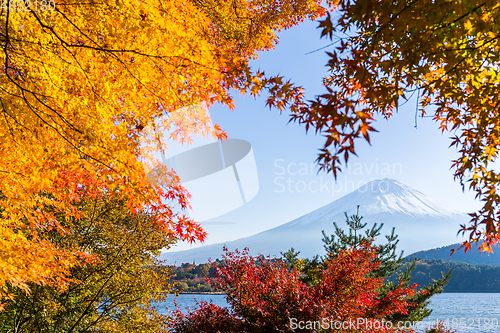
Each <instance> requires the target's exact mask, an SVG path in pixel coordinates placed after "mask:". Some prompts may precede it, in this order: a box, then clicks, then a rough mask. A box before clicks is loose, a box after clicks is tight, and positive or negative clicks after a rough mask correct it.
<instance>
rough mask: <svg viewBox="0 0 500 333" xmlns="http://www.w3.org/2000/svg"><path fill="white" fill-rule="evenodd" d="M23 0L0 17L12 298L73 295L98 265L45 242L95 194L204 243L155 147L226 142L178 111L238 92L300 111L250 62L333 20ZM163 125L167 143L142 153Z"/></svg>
mask: <svg viewBox="0 0 500 333" xmlns="http://www.w3.org/2000/svg"><path fill="white" fill-rule="evenodd" d="M13 3H14V4H16V6H13V7H12V6H7V7H2V9H0V39H1V41H2V43H1V45H2V52H0V64H1V65H0V66H1V68H0V249H2V250H1V253H0V291H1V290H3V291H5V290H6V289H5V288H2V286H4V285H6V284H9V285H12V286H17V287H21V288H24V289H28V283H30V282H35V283H40V284H53V285H56V286H61V287H63V286H64V285H66V283H67V282H68V281H66V280H65V276H66V274H67V273H68V271H69V269H70V268H71V267H73V266H74V265H76V264H82V263H83V264H84V263H86V262H91V261H92V258H91V257H92V255H91V254H90V253H86V252H81V251H76V250H74V251H73V250H71V249H69V250H68V249H60V248H57V247H56V246H55V245H54V244H53V243H52V242H50V241H49V240H47V239H44V237H43V236H42V234H45V231H46V230H57V231H59V232H61V233H64V232H65V230H64V228H63V227H62V225H61V224H60V223H59V222H58V220H57V219H56V218H55V215H56V214H61V215H63V216H65V218H67V219H72V218H75V219H79V218H81V217H82V212H81V211H80V210H79V209H78V207H77V205H76V204H75V203H77V202H79V201H80V200H82V199H83V198H84V197H86V198H96V197H98V196H99V195H100V194H103V195H106V196H110V195H113V196H115V197H116V199H117V200H119V199H123V200H125V201H124V202H125V205H126V206H127V207H128V208H129V209H130V210H131V211H132V212H134V211H138V210H141V209H146V210H147V211H148V212H151V213H154V214H153V216H152V217H151V219H152V221H153V222H152V223H154V224H155V225H156V226H157V227H158V228H160V229H162V230H164V231H165V230H166V231H168V234H170V236H175V238H177V239H183V240H188V241H194V240H203V239H204V237H205V235H206V234H205V232H204V231H203V230H202V229H201V227H200V226H199V225H198V224H197V223H195V222H193V221H191V220H189V219H188V218H186V217H185V216H184V215H182V214H178V213H174V212H173V211H172V209H171V205H172V204H177V205H179V206H180V207H186V205H187V204H188V197H187V194H186V192H185V191H184V189H183V188H182V187H181V186H180V185H179V182H178V181H175V179H176V178H175V176H174V175H172V174H168V176H169V177H170V178H171V179H173V180H174V181H172V182H170V183H168V186H163V187H160V186H156V185H152V184H150V183H149V182H148V181H147V179H146V175H145V172H144V171H145V170H148V168H151V167H152V166H154V165H155V163H156V162H157V161H155V159H154V158H153V156H152V155H151V152H152V151H154V150H155V149H156V148H157V147H161V148H162V149H168V147H165V145H164V143H165V140H166V137H164V136H162V135H161V133H165V132H166V133H168V136H169V138H171V139H174V140H179V141H188V140H189V137H190V135H192V134H194V133H204V134H205V135H213V136H215V137H218V138H223V137H224V136H225V134H224V132H222V131H221V130H220V129H219V128H218V127H217V126H215V127H214V129H212V128H211V127H209V126H208V124H209V118H208V117H207V115H206V113H205V112H204V111H203V110H204V108H203V107H199V108H194V109H192V110H191V111H190V112H177V111H176V110H180V109H182V108H185V107H189V106H191V105H203V106H204V107H208V106H210V105H213V104H214V103H223V104H226V105H229V106H232V105H233V103H232V98H231V96H230V91H231V89H235V91H237V92H241V93H252V94H257V93H258V92H260V91H261V90H262V89H264V88H265V89H273V92H274V93H273V97H271V98H270V101H269V102H270V103H271V104H273V103H274V104H276V105H284V104H287V103H288V101H289V100H290V93H289V92H288V86H286V83H280V82H281V81H280V79H279V78H272V77H271V78H268V77H266V76H265V75H264V73H263V72H252V71H251V69H250V67H249V65H248V60H249V59H252V58H255V57H256V52H257V51H264V50H269V49H272V48H273V47H274V45H275V44H276V42H277V37H276V34H275V32H276V31H278V30H280V29H286V28H289V27H291V26H293V25H295V24H297V23H298V22H300V21H302V20H304V19H306V18H315V17H318V16H319V15H322V14H324V13H325V10H324V9H323V8H322V7H321V6H320V1H314V0H307V1H290V0H286V1H280V2H276V1H268V0H259V1H256V0H238V1H228V2H226V1H222V2H220V1H216V0H213V1H212V0H207V1H197V0H192V1H177V0H175V1H174V0H167V1H157V0H142V1H124V0H123V1H121V0H117V1H93V0H90V1H85V2H81V1H73V0H61V1H55V10H49V9H50V8H52V6H51V7H50V8H48V7H47V8H45V10H43V9H42V8H40V9H39V10H38V11H35V10H31V11H27V10H26V9H27V8H25V7H23V2H22V1H17V2H15V1H13ZM11 7H12V8H11ZM14 7H15V8H14ZM295 93H297V94H299V93H300V89H298V88H297V89H296V90H295ZM292 102H293V101H291V102H290V103H292ZM160 117H161V118H163V119H167V121H164V122H162V123H160V124H155V120H156V119H158V118H160ZM151 124H153V125H154V126H153V128H154V129H155V130H154V133H153V139H154V140H152V141H151V142H154V145H153V144H151V146H149V147H144V146H142V147H141V142H144V140H142V141H141V130H142V129H143V128H145V127H146V126H149V125H151ZM174 126H175V130H173V128H174ZM146 142H147V141H146ZM41 231H43V232H41ZM0 294H1V293H0ZM3 296H5V294H4V295H3Z"/></svg>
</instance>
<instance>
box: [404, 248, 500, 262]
mask: <svg viewBox="0 0 500 333" xmlns="http://www.w3.org/2000/svg"><path fill="white" fill-rule="evenodd" d="M478 245H480V244H478ZM459 246H460V244H458V243H457V244H451V245H448V246H443V247H440V248H436V249H431V250H427V251H419V252H415V253H413V254H411V255H409V256H408V257H407V258H406V259H407V260H409V261H411V260H412V259H413V257H416V258H417V259H442V260H444V261H446V262H450V261H456V262H464V263H468V264H471V265H493V266H500V247H493V251H494V253H487V252H479V250H478V249H477V247H475V246H473V247H472V251H467V253H464V250H463V249H462V250H459V251H456V252H455V253H454V254H453V256H451V257H450V254H451V250H452V249H457V248H458V247H459Z"/></svg>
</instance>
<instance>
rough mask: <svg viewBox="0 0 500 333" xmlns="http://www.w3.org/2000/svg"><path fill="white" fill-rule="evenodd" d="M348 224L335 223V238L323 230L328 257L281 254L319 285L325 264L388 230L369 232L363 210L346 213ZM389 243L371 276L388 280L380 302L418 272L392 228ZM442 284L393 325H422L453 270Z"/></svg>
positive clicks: (422, 293)
mask: <svg viewBox="0 0 500 333" xmlns="http://www.w3.org/2000/svg"><path fill="white" fill-rule="evenodd" d="M345 217H346V224H347V227H348V231H347V232H346V231H344V230H343V229H342V228H340V227H339V226H338V225H337V223H336V222H333V226H334V228H335V231H334V234H333V235H330V236H328V235H327V234H326V232H325V231H324V230H323V231H322V233H323V240H322V241H323V243H324V245H323V246H324V248H325V250H326V254H325V255H324V256H322V257H320V256H318V255H316V256H315V257H313V258H312V259H300V258H299V256H298V255H299V253H300V252H296V251H295V250H294V249H293V248H292V249H290V250H289V251H288V252H286V253H283V252H282V253H281V254H282V256H283V260H284V261H285V262H286V263H287V264H288V266H289V267H290V268H297V269H300V271H301V272H302V273H303V274H302V276H301V280H302V281H304V282H305V283H306V284H308V285H317V284H318V283H319V282H320V277H321V274H320V272H321V270H322V269H323V266H324V263H325V262H326V261H327V260H328V259H331V258H332V257H333V258H335V257H337V256H338V254H339V253H341V252H342V251H344V250H345V249H347V248H350V247H355V248H359V247H361V246H362V245H363V244H365V243H372V242H375V240H376V239H377V238H378V237H379V236H380V230H381V229H382V227H383V226H384V225H383V224H380V225H378V224H377V223H374V224H373V226H372V227H371V228H367V226H368V223H363V222H362V219H363V216H360V215H359V206H358V207H357V211H356V214H354V215H351V216H348V215H347V213H345ZM385 238H386V242H385V243H384V244H380V245H378V247H377V258H376V259H375V260H377V261H379V262H380V265H379V266H378V269H376V270H374V271H373V272H371V275H372V276H373V277H383V278H385V283H384V285H383V287H382V288H380V290H379V292H380V294H379V298H383V297H385V296H386V295H387V294H388V293H390V292H391V291H394V290H396V289H397V288H401V287H403V288H405V287H408V286H410V281H411V272H412V271H413V270H414V269H415V264H416V258H414V259H413V261H412V262H406V263H405V258H404V257H403V251H401V253H400V254H399V255H398V254H397V253H396V247H397V244H398V242H399V240H398V236H397V235H396V234H395V228H392V232H391V234H390V235H386V236H385ZM442 275H443V277H442V278H441V279H439V280H434V279H433V282H432V283H430V284H428V285H427V286H423V287H422V288H420V290H419V292H418V293H416V294H415V295H413V296H411V297H409V298H408V301H409V302H411V303H413V306H411V307H410V308H409V309H408V313H406V314H404V313H395V314H393V315H391V316H390V318H387V320H390V321H392V322H398V321H421V320H423V319H424V318H426V317H428V316H429V315H430V314H431V312H432V310H431V309H429V308H428V305H429V302H430V301H429V299H430V298H431V297H432V296H433V295H435V294H439V293H442V292H443V288H444V287H445V286H446V285H447V284H448V282H449V280H450V278H451V270H450V271H449V272H448V273H447V274H444V272H443V273H442Z"/></svg>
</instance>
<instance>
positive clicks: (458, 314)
mask: <svg viewBox="0 0 500 333" xmlns="http://www.w3.org/2000/svg"><path fill="white" fill-rule="evenodd" d="M224 297H225V296H224V295H192V294H182V295H179V297H175V296H174V295H171V296H169V298H168V301H167V302H166V304H165V305H166V306H167V307H169V308H170V309H175V306H174V302H173V300H174V299H176V300H177V304H178V305H179V307H180V308H181V309H185V308H186V307H195V306H196V303H195V299H196V300H197V301H199V302H200V301H205V302H210V301H212V302H213V303H214V304H216V305H219V306H223V307H225V306H227V303H226V300H225V298H224ZM430 308H431V309H432V310H433V311H432V314H431V315H430V316H429V317H428V318H426V319H425V320H424V321H423V322H422V323H421V325H423V327H428V325H430V322H435V321H436V320H438V319H439V320H443V321H445V322H446V321H448V323H449V324H450V325H453V324H454V325H455V328H457V332H459V333H466V332H469V333H470V332H484V333H493V332H498V333H500V294H472V293H471V294H453V293H446V294H439V295H435V296H433V297H432V298H431V304H430ZM460 325H461V327H460ZM488 325H489V326H490V328H486V327H487V326H488ZM485 326H486V327H485ZM417 328H418V327H417Z"/></svg>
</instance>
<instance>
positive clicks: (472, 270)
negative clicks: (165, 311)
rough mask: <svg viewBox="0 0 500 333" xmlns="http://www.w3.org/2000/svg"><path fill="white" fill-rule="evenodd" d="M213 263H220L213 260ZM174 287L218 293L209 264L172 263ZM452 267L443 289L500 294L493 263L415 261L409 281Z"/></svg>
mask: <svg viewBox="0 0 500 333" xmlns="http://www.w3.org/2000/svg"><path fill="white" fill-rule="evenodd" d="M215 263H216V265H219V264H220V263H221V261H220V260H216V262H215ZM171 268H172V269H173V274H175V276H174V277H173V280H175V282H176V284H175V290H176V291H178V292H180V293H205V292H219V291H218V290H217V289H215V288H213V287H211V286H210V283H209V282H208V280H210V279H212V278H214V277H215V269H214V268H213V267H212V266H211V265H209V264H198V265H196V264H191V263H183V264H182V265H181V266H180V267H175V266H171ZM450 269H452V274H451V280H450V282H449V283H448V285H447V286H446V287H444V292H447V293H500V267H499V266H492V265H471V264H467V263H464V262H456V261H445V260H443V259H424V260H418V261H417V263H416V268H415V270H414V271H413V272H412V273H411V277H412V278H411V282H412V283H417V284H418V285H420V286H426V285H428V284H429V283H430V282H432V279H439V278H441V277H442V274H441V272H444V273H447V272H448V271H449V270H450Z"/></svg>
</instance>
